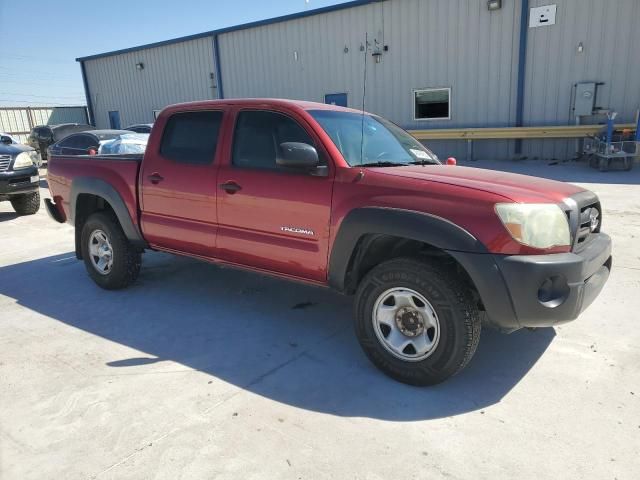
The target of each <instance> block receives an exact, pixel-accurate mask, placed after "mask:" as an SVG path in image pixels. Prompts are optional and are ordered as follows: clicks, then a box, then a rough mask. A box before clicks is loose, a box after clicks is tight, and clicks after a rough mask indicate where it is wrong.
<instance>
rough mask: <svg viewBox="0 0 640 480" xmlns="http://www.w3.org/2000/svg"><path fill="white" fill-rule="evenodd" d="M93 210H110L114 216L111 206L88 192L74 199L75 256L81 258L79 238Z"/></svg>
mask: <svg viewBox="0 0 640 480" xmlns="http://www.w3.org/2000/svg"><path fill="white" fill-rule="evenodd" d="M95 212H110V213H111V214H113V216H114V217H115V216H116V215H115V212H114V210H113V207H112V206H111V205H110V204H109V202H108V201H106V200H105V199H104V198H102V197H100V196H99V195H93V194H90V193H81V194H80V195H78V197H77V199H76V210H75V233H76V258H77V259H78V260H82V249H81V248H80V240H81V237H82V228H83V227H84V224H85V222H86V221H87V219H88V218H89V217H90V216H91V215H92V214H93V213H95Z"/></svg>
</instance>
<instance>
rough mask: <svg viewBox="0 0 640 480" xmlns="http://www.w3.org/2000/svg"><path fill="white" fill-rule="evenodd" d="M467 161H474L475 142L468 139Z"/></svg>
mask: <svg viewBox="0 0 640 480" xmlns="http://www.w3.org/2000/svg"><path fill="white" fill-rule="evenodd" d="M467 161H468V162H472V161H473V140H472V139H470V138H467Z"/></svg>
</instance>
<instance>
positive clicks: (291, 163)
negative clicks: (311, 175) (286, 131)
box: [276, 142, 320, 169]
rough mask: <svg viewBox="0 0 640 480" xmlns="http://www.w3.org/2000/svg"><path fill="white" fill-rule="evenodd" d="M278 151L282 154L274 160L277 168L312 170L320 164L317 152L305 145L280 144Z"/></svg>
mask: <svg viewBox="0 0 640 480" xmlns="http://www.w3.org/2000/svg"><path fill="white" fill-rule="evenodd" d="M280 150H281V152H282V154H281V155H280V156H279V157H278V158H277V159H276V165H278V166H279V167H287V168H303V169H312V168H316V167H317V166H318V164H319V163H320V158H319V157H318V151H317V150H316V149H315V148H314V147H312V146H311V145H309V144H307V143H300V142H285V143H281V144H280Z"/></svg>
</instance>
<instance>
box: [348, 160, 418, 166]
mask: <svg viewBox="0 0 640 480" xmlns="http://www.w3.org/2000/svg"><path fill="white" fill-rule="evenodd" d="M407 165H409V164H408V163H397V162H382V161H381V162H368V163H361V164H360V165H358V166H359V167H406V166H407Z"/></svg>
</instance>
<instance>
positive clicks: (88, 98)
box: [80, 61, 96, 127]
mask: <svg viewBox="0 0 640 480" xmlns="http://www.w3.org/2000/svg"><path fill="white" fill-rule="evenodd" d="M80 71H81V72H82V84H83V85H84V96H85V99H86V101H87V111H88V112H89V125H93V126H94V127H95V126H96V122H95V117H94V116H93V104H92V103H91V91H90V90H89V82H87V72H86V70H85V68H84V62H83V61H80Z"/></svg>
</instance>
